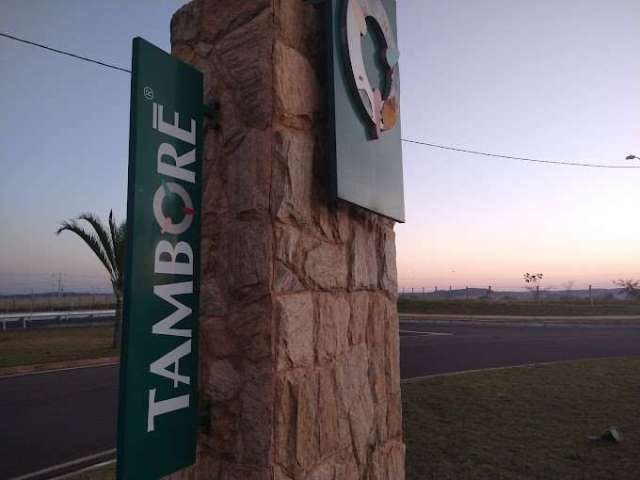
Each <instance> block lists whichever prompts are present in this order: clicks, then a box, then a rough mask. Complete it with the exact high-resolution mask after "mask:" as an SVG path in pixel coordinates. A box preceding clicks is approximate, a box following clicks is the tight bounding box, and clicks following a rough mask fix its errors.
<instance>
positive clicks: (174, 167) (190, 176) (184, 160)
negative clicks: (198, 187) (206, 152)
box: [158, 143, 196, 183]
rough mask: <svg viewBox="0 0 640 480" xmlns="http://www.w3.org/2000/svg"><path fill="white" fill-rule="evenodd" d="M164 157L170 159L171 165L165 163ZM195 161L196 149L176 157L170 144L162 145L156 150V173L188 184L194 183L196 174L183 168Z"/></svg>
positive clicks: (176, 153)
mask: <svg viewBox="0 0 640 480" xmlns="http://www.w3.org/2000/svg"><path fill="white" fill-rule="evenodd" d="M166 157H169V158H171V160H172V161H173V163H170V162H167V161H166ZM195 161H196V149H195V148H194V149H192V150H189V151H188V152H187V153H185V154H183V155H178V152H177V151H176V148H175V147H174V146H173V145H171V144H170V143H163V144H162V145H160V147H159V148H158V173H160V174H162V175H167V176H168V177H173V178H177V179H180V180H184V181H185V182H189V183H196V173H195V172H192V171H191V170H187V169H186V168H183V167H184V166H185V165H189V164H191V163H193V162H195Z"/></svg>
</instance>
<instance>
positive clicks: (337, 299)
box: [171, 0, 404, 480]
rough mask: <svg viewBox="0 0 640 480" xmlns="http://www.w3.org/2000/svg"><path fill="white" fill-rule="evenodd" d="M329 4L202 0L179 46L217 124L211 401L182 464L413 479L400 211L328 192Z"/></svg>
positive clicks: (208, 160) (202, 475)
mask: <svg viewBox="0 0 640 480" xmlns="http://www.w3.org/2000/svg"><path fill="white" fill-rule="evenodd" d="M323 8H324V7H323V6H321V5H319V6H318V5H310V4H307V3H305V2H303V0H196V1H193V2H191V3H189V4H188V5H186V6H184V7H183V8H181V9H180V10H179V11H178V12H177V13H176V14H175V15H174V17H173V20H172V22H171V42H172V52H173V54H174V55H176V56H177V57H179V58H181V59H183V60H185V61H187V62H189V63H191V64H193V65H195V66H196V67H198V68H199V69H200V70H202V71H203V72H204V84H205V98H206V99H207V100H208V101H214V100H216V101H218V102H219V103H220V106H221V115H220V127H219V128H213V126H212V125H205V139H204V142H205V143H204V145H205V146H204V175H205V181H204V185H205V187H204V192H203V226H202V287H201V321H202V326H201V334H200V346H201V355H202V362H201V396H202V398H201V400H202V401H203V402H205V401H209V402H211V404H212V417H211V432H210V433H209V434H204V433H203V434H202V435H201V436H200V441H199V452H198V463H197V464H196V466H195V467H193V468H190V469H188V470H186V471H184V472H181V473H179V474H177V475H174V476H173V478H176V479H177V478H189V479H201V480H205V479H206V480H214V479H216V480H217V479H225V480H232V479H233V480H258V479H260V480H270V479H275V480H298V479H309V480H311V479H313V480H352V479H371V480H374V479H376V480H378V479H389V480H402V479H404V445H403V443H402V416H401V402H400V378H399V338H398V318H397V311H396V295H397V280H396V259H395V237H394V232H393V222H392V221H390V220H386V219H383V218H382V217H379V216H377V215H373V214H370V213H366V212H364V211H362V210H360V209H357V208H353V207H349V206H346V205H341V204H338V205H335V204H332V203H331V202H330V199H329V197H328V194H327V189H326V184H327V181H326V180H327V175H328V157H327V151H326V149H325V145H326V144H327V138H326V135H327V128H326V127H327V115H326V108H325V103H326V101H325V97H324V95H325V91H324V85H325V84H326V80H325V79H326V77H327V76H326V73H325V71H324V51H323V48H324V47H323V45H324V27H323V21H324V13H323Z"/></svg>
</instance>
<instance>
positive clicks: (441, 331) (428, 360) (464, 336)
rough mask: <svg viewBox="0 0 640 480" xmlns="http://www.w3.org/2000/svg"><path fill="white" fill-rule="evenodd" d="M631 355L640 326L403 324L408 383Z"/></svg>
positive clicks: (639, 342)
mask: <svg viewBox="0 0 640 480" xmlns="http://www.w3.org/2000/svg"><path fill="white" fill-rule="evenodd" d="M628 355H640V326H626V327H617V326H616V327H595V326H593V327H584V326H544V327H543V326H528V325H523V326H488V325H481V326H475V325H443V324H440V323H439V324H428V323H422V322H421V323H414V322H400V372H401V375H402V378H413V377H421V376H425V375H434V374H439V373H450V372H460V371H464V370H476V369H483V368H495V367H505V366H512V365H522V364H527V363H540V362H555V361H563V360H577V359H581V358H598V357H616V356H628Z"/></svg>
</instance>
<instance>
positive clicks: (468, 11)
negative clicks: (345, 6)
mask: <svg viewBox="0 0 640 480" xmlns="http://www.w3.org/2000/svg"><path fill="white" fill-rule="evenodd" d="M182 3H184V2H183V1H178V0H174V1H169V0H164V1H157V0H144V1H142V0H138V1H136V2H130V1H124V0H120V1H110V2H99V1H97V0H95V1H94V0H91V1H86V0H77V1H70V0H58V1H46V2H45V1H38V2H36V1H31V2H25V1H24V0H3V2H2V6H1V7H0V31H2V32H5V33H9V34H14V35H16V36H19V37H24V38H28V39H30V40H33V41H36V42H41V43H46V44H48V45H51V46H53V47H56V48H60V49H63V50H69V51H73V52H76V53H78V54H80V55H85V56H88V57H93V58H97V59H100V60H102V61H105V62H108V63H113V64H116V65H121V66H124V67H125V68H129V66H130V63H131V59H130V56H131V38H132V37H134V36H138V35H139V36H142V37H145V38H146V39H148V40H149V41H151V42H153V43H155V44H157V45H159V46H161V47H163V48H165V49H168V48H169V27H168V25H169V19H170V16H171V14H172V12H173V11H175V10H176V9H177V8H178V7H179V6H180V5H181V4H182ZM398 23H399V46H400V51H401V59H400V67H401V75H402V129H403V132H402V133H403V137H404V138H407V139H413V140H419V141H426V142H430V143H437V144H444V145H452V146H456V147H462V148H469V149H474V150H482V151H488V152H493V153H501V154H506V155H514V156H525V157H534V158H541V159H548V160H561V161H578V162H594V163H605V164H612V165H613V164H615V165H621V164H632V162H629V161H627V160H625V158H624V157H625V156H626V155H627V154H629V153H636V154H638V155H640V56H639V55H638V51H639V50H640V27H638V25H640V2H637V1H634V0H612V1H607V2H603V1H602V0H566V1H563V2H557V1H555V0H538V1H536V2H530V1H524V0H502V1H500V0H485V1H483V2H478V1H475V0H456V1H447V2H443V1H435V0H433V1H432V0H429V1H427V0H399V1H398ZM0 71H1V72H2V86H3V88H2V89H1V91H0V107H1V108H2V115H0V166H1V167H2V175H1V176H0V184H1V186H2V188H0V219H1V221H2V226H3V227H2V242H1V243H0V293H2V291H3V290H6V289H7V285H8V284H11V285H13V290H14V291H16V290H20V289H22V290H28V289H30V288H33V287H30V286H29V285H32V284H33V279H36V278H41V279H45V278H49V279H51V278H52V277H51V273H54V272H63V273H64V274H66V275H67V277H68V278H69V281H70V282H71V281H74V282H76V283H78V284H84V285H85V286H86V285H90V286H91V288H96V289H97V288H100V285H102V286H104V282H105V277H104V275H103V273H102V270H101V267H100V266H99V264H98V263H97V261H96V260H95V259H94V258H93V256H92V254H91V253H90V252H89V250H88V249H87V248H86V247H84V245H82V244H81V243H80V241H79V240H78V239H76V238H75V237H73V236H71V235H68V236H61V237H56V236H55V235H54V231H55V229H56V225H57V223H58V221H60V220H62V219H65V218H68V217H71V216H75V215H77V214H78V213H80V212H83V211H93V212H97V213H101V214H103V215H106V214H107V213H108V211H109V209H110V208H113V209H114V211H115V213H116V215H117V216H118V217H119V218H124V212H125V204H126V177H127V156H128V128H129V126H128V118H129V116H128V115H129V114H128V111H129V81H130V79H129V75H127V74H124V73H122V72H117V71H114V70H109V69H105V68H102V67H99V66H97V65H92V64H89V63H86V62H79V61H76V60H73V59H70V58H67V57H63V56H60V55H53V54H51V53H48V52H46V51H43V50H41V49H37V48H34V47H30V46H26V45H21V44H17V43H15V42H12V41H9V40H7V39H4V38H0ZM403 156H404V175H405V203H406V206H407V223H406V224H404V225H399V226H398V227H397V228H396V231H397V249H398V268H399V280H400V285H401V287H404V288H407V289H410V288H412V287H413V288H422V287H425V288H426V289H428V290H431V289H433V287H434V286H436V285H437V286H439V287H440V288H448V287H449V285H452V286H453V287H454V288H456V287H457V288H461V287H464V286H466V285H468V286H478V287H486V286H487V285H492V286H493V287H494V288H522V287H523V282H522V274H523V273H524V272H525V271H535V272H543V273H544V274H545V282H544V285H545V286H547V287H557V288H563V286H564V285H565V284H566V283H567V282H569V281H574V282H575V287H576V288H580V287H585V286H586V285H588V284H589V283H592V284H593V285H594V286H602V287H611V286H612V284H611V280H613V279H615V278H620V277H635V278H640V222H638V220H637V218H638V215H637V211H638V205H640V188H639V186H640V169H638V170H606V169H591V168H578V167H569V166H553V165H540V164H532V163H525V162H519V161H514V160H505V159H493V158H488V157H481V156H470V155H466V154H462V153H455V152H447V151H443V150H438V149H432V148H427V147H424V146H419V145H414V144H408V143H405V144H404V145H403ZM637 165H638V166H640V162H637ZM71 279H73V280H71ZM48 281H50V282H52V280H48Z"/></svg>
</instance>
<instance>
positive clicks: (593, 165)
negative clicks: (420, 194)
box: [0, 32, 640, 169]
mask: <svg viewBox="0 0 640 480" xmlns="http://www.w3.org/2000/svg"><path fill="white" fill-rule="evenodd" d="M0 36H2V37H5V38H8V39H10V40H14V41H16V42H21V43H26V44H27V45H33V46H35V47H39V48H43V49H45V50H48V51H50V52H54V53H58V54H61V55H67V56H69V57H72V58H75V59H78V60H83V61H85V62H91V63H95V64H97V65H101V66H103V67H107V68H112V69H114V70H118V71H121V72H125V73H131V70H127V69H126V68H122V67H118V66H117V65H111V64H109V63H105V62H101V61H99V60H94V59H93V58H88V57H83V56H82V55H76V54H75V53H71V52H66V51H64V50H59V49H57V48H52V47H49V46H47V45H43V44H41V43H37V42H32V41H31V40H25V39H24V38H19V37H16V36H14V35H9V34H8V33H3V32H0ZM402 141H403V142H406V143H413V144H416V145H422V146H425V147H431V148H440V149H442V150H450V151H453V152H460V153H466V154H470V155H482V156H485V157H493V158H504V159H508V160H519V161H522V162H534V163H546V164H552V165H568V166H572V167H588V168H613V169H638V168H640V166H634V165H607V164H601V163H584V162H559V161H553V160H541V159H538V158H527V157H514V156H511V155H500V154H497V153H489V152H480V151H478V150H470V149H466V148H458V147H452V146H450V145H438V144H436V143H429V142H422V141H418V140H410V139H407V138H403V139H402Z"/></svg>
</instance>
